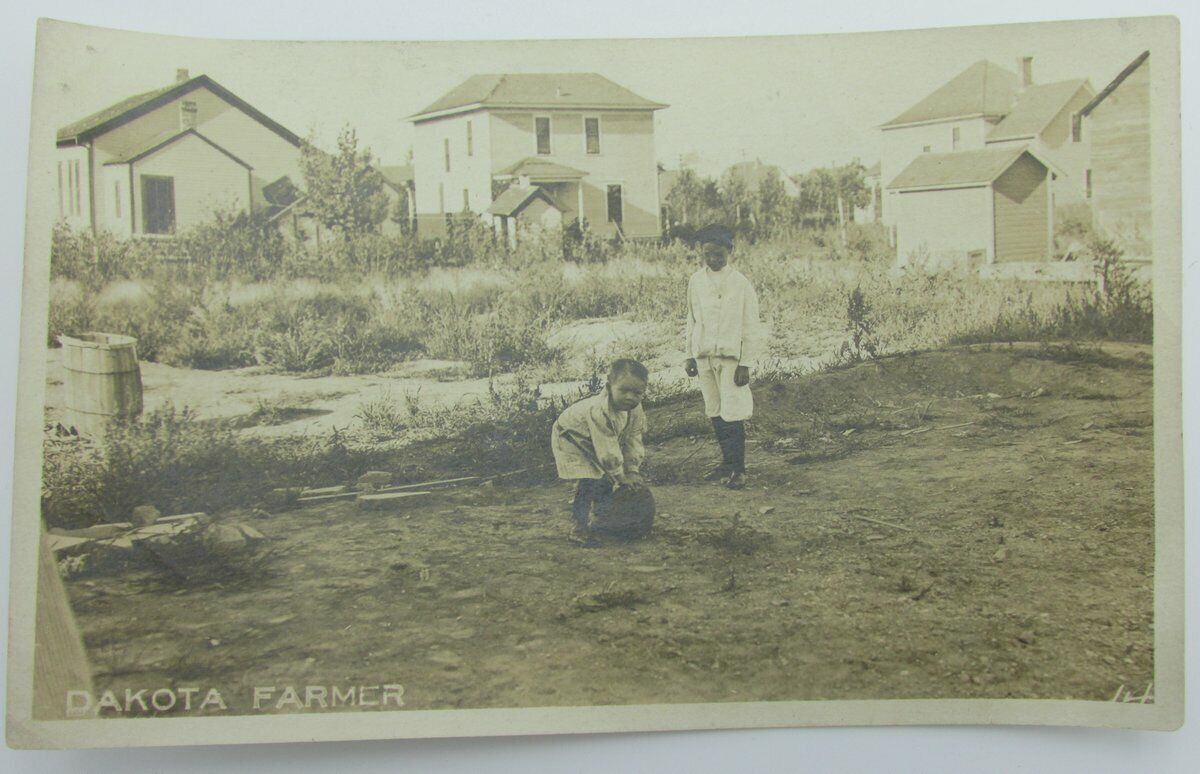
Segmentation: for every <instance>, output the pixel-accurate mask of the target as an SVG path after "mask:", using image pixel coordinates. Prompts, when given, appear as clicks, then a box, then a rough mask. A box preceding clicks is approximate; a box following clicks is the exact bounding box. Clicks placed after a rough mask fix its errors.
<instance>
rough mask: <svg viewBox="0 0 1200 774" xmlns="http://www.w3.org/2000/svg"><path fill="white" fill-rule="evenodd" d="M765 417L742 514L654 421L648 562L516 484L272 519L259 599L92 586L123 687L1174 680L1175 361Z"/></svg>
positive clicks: (880, 377)
mask: <svg viewBox="0 0 1200 774" xmlns="http://www.w3.org/2000/svg"><path fill="white" fill-rule="evenodd" d="M756 400H757V401H758V410H757V413H756V418H755V421H754V424H753V427H752V428H751V434H750V435H751V446H750V452H749V461H750V467H751V475H752V484H753V486H752V487H751V488H750V489H748V490H746V491H745V492H742V493H734V492H729V491H727V490H724V489H721V488H719V487H716V486H715V485H711V484H704V483H701V482H699V480H698V479H699V473H700V472H702V470H703V467H704V465H706V464H709V463H711V462H712V460H713V456H714V450H715V445H714V444H712V443H711V442H710V440H709V438H708V436H707V435H704V434H700V432H699V431H700V430H702V428H703V427H704V419H703V417H702V416H701V415H700V413H699V411H698V407H697V406H695V405H694V404H695V401H686V402H683V403H680V404H673V405H670V406H663V407H657V408H655V409H653V410H651V411H650V415H649V419H650V423H651V427H652V433H653V432H654V428H655V427H657V428H659V430H660V433H659V436H658V437H659V438H662V439H663V440H662V442H661V443H658V444H655V445H652V446H651V448H650V451H649V470H650V473H651V475H652V477H653V480H654V481H655V494H656V496H657V499H658V501H659V504H660V513H659V519H658V522H657V525H656V528H655V532H654V534H653V535H652V537H651V538H650V539H647V540H646V541H644V542H641V543H637V544H633V545H626V546H604V547H600V548H593V549H588V548H579V547H576V546H573V545H571V544H569V543H568V542H567V541H566V533H567V522H568V519H567V508H568V500H569V497H570V490H569V487H568V486H567V485H566V484H564V483H561V482H559V483H547V484H541V485H531V484H524V485H520V486H516V485H513V486H494V487H484V488H472V489H460V490H448V491H445V492H440V493H436V494H434V495H432V496H430V497H428V498H426V499H425V500H423V501H421V502H420V503H419V505H418V504H415V503H414V505H413V506H412V507H411V509H409V510H404V511H398V512H394V513H387V512H369V511H360V510H358V509H357V508H356V507H355V506H354V504H353V503H352V502H350V503H347V502H337V503H330V504H326V505H322V506H313V507H306V508H302V509H298V510H294V511H289V512H281V513H277V514H275V515H273V516H270V517H266V516H264V517H258V518H254V519H252V520H251V522H250V523H252V524H253V526H255V527H257V528H258V529H260V530H261V531H262V532H264V533H266V534H267V535H268V536H270V537H272V538H274V539H275V540H277V541H278V546H279V548H280V555H279V558H278V559H277V560H276V561H275V564H274V572H273V573H272V574H271V575H270V576H268V577H265V578H262V579H259V580H256V581H254V582H250V583H244V584H228V585H227V586H226V587H223V588H222V587H208V588H198V589H189V588H181V587H179V586H178V585H175V584H173V583H171V582H170V581H169V579H167V578H165V577H164V576H163V575H162V574H155V573H145V574H140V575H134V576H125V577H124V578H123V579H121V580H112V579H102V578H100V579H93V580H88V581H73V582H71V583H70V591H71V595H72V599H73V602H74V605H75V609H76V611H77V614H78V617H79V621H80V624H81V626H82V628H83V631H84V632H85V637H86V640H87V645H88V650H89V652H90V654H91V656H92V658H93V661H94V664H95V666H96V667H97V669H98V670H99V674H98V675H97V682H98V687H100V688H107V687H112V688H115V689H119V690H123V689H124V688H126V687H133V688H135V689H136V688H138V687H158V686H164V685H175V686H186V685H200V686H216V687H219V688H220V690H221V691H222V694H223V695H224V696H225V698H226V701H228V702H229V703H230V708H231V709H233V710H235V711H249V710H250V696H251V689H252V687H253V686H264V685H267V686H279V687H282V686H285V685H296V686H304V685H339V686H347V685H354V684H360V685H361V684H367V685H374V684H379V683H402V684H403V685H404V686H405V688H406V692H405V700H406V703H407V706H408V707H410V708H414V709H418V708H442V707H500V706H543V705H585V704H590V705H595V704H624V703H643V702H649V703H658V702H699V701H747V700H781V699H834V698H836V699H866V698H875V699H879V698H944V697H963V698H974V697H990V698H1003V697H1020V698H1074V699H1094V700H1108V699H1111V698H1112V696H1113V695H1114V693H1116V692H1117V690H1118V687H1119V686H1121V685H1125V686H1127V687H1130V688H1131V689H1133V690H1136V691H1140V690H1141V688H1142V687H1144V686H1145V685H1146V684H1147V683H1149V681H1150V680H1151V679H1152V675H1153V661H1152V648H1153V636H1152V635H1153V624H1154V622H1153V619H1152V609H1153V596H1152V587H1153V576H1152V571H1153V563H1154V552H1153V546H1154V534H1153V468H1152V462H1153V459H1152V440H1153V428H1152V418H1153V406H1152V369H1151V368H1150V349H1149V348H1148V347H1140V346H1133V345H1105V347H1104V349H1103V351H1091V352H1082V353H1081V352H1078V351H1075V350H1071V349H1061V350H1057V349H1051V350H1046V349H1039V348H1036V347H1024V348H1017V349H1011V350H1010V349H1008V348H994V349H988V348H982V347H976V348H973V349H970V350H953V351H945V352H935V353H927V354H921V355H913V356H903V357H896V358H888V359H885V360H882V361H878V362H872V363H866V364H863V365H860V366H857V367H855V368H852V369H846V370H841V371H835V372H831V373H827V374H823V375H820V376H814V377H809V378H805V379H802V380H798V381H795V382H791V383H781V384H776V385H762V386H760V387H759V389H758V391H757V394H756ZM664 427H669V428H676V430H677V431H672V432H667V433H663V432H661V430H662V428H664ZM688 428H691V430H692V431H694V434H695V437H694V438H693V437H689V435H688ZM667 436H672V437H667ZM737 514H740V516H736V515H737ZM129 643H133V644H129Z"/></svg>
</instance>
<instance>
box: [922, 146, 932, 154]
mask: <svg viewBox="0 0 1200 774" xmlns="http://www.w3.org/2000/svg"><path fill="white" fill-rule="evenodd" d="M931 150H933V146H932V145H926V146H925V147H924V148H922V149H921V152H922V153H928V152H929V151H931Z"/></svg>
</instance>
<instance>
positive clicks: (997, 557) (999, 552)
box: [992, 546, 1008, 562]
mask: <svg viewBox="0 0 1200 774" xmlns="http://www.w3.org/2000/svg"><path fill="white" fill-rule="evenodd" d="M1007 558H1008V549H1007V548H1005V547H1004V546H1000V548H998V549H996V553H994V554H992V561H993V562H1003V561H1004V560H1005V559H1007Z"/></svg>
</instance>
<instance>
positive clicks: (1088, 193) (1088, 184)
mask: <svg viewBox="0 0 1200 774" xmlns="http://www.w3.org/2000/svg"><path fill="white" fill-rule="evenodd" d="M1083 195H1084V196H1085V197H1086V198H1088V199H1091V198H1092V170H1090V169H1089V170H1087V171H1086V172H1084V173H1083Z"/></svg>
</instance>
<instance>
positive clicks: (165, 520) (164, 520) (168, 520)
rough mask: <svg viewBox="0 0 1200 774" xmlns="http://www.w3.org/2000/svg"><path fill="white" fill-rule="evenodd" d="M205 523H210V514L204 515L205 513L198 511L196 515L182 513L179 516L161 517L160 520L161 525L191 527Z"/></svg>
mask: <svg viewBox="0 0 1200 774" xmlns="http://www.w3.org/2000/svg"><path fill="white" fill-rule="evenodd" d="M203 521H208V514H207V513H204V512H203V511H196V512H195V513H181V514H179V515H177V516H160V517H159V519H158V523H159V524H187V525H191V524H195V523H197V522H203Z"/></svg>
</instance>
